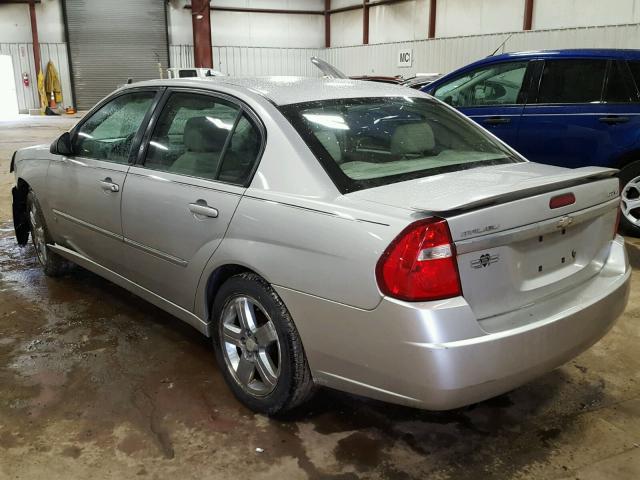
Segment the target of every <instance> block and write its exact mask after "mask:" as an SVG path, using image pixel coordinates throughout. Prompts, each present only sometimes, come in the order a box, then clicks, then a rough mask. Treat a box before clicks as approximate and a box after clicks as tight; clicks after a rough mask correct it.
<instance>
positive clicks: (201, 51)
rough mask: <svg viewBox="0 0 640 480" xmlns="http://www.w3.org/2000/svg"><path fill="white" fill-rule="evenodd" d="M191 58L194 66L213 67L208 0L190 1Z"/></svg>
mask: <svg viewBox="0 0 640 480" xmlns="http://www.w3.org/2000/svg"><path fill="white" fill-rule="evenodd" d="M191 24H192V26H193V58H194V62H195V67H196V68H213V54H212V52H211V13H210V11H209V0H192V1H191Z"/></svg>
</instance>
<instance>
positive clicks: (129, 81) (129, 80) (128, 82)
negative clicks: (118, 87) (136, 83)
mask: <svg viewBox="0 0 640 480" xmlns="http://www.w3.org/2000/svg"><path fill="white" fill-rule="evenodd" d="M132 83H133V78H131V77H129V78H127V85H131V84H132Z"/></svg>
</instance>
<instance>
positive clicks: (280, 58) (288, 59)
mask: <svg viewBox="0 0 640 480" xmlns="http://www.w3.org/2000/svg"><path fill="white" fill-rule="evenodd" d="M324 50H325V49H324V48H322V49H320V48H267V47H213V68H214V69H216V70H219V71H221V72H225V73H227V74H229V75H232V76H239V77H242V76H262V75H300V76H305V77H316V76H318V75H319V71H318V69H317V68H315V67H314V66H313V65H312V64H311V62H309V59H310V58H311V57H312V56H319V55H321V54H322V52H323V51H324ZM169 58H170V59H171V66H172V67H193V45H170V46H169Z"/></svg>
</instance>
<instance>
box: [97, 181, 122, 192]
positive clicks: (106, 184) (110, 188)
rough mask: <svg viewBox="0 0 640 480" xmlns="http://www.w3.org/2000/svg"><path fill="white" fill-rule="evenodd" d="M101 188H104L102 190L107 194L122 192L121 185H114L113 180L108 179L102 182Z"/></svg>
mask: <svg viewBox="0 0 640 480" xmlns="http://www.w3.org/2000/svg"><path fill="white" fill-rule="evenodd" d="M100 186H101V187H102V189H103V190H104V191H105V192H113V193H116V192H119V191H120V185H118V184H117V183H113V181H112V180H111V178H109V177H107V178H105V179H104V180H102V181H101V182H100Z"/></svg>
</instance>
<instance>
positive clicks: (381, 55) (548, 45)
mask: <svg viewBox="0 0 640 480" xmlns="http://www.w3.org/2000/svg"><path fill="white" fill-rule="evenodd" d="M161 30H162V31H164V27H163V28H162V29H161ZM509 35H510V34H509V33H500V34H492V35H475V36H468V37H452V38H438V39H434V40H419V41H415V42H399V43H386V44H377V45H367V46H363V45H360V46H353V47H337V48H330V49H324V48H318V49H314V48H256V47H213V61H214V67H215V68H216V69H218V70H221V71H223V72H227V73H229V74H230V75H237V76H242V75H303V76H318V75H319V72H318V71H316V69H315V67H313V66H312V65H311V63H310V62H309V58H310V57H311V56H313V55H316V56H318V57H320V58H324V59H325V60H327V61H329V62H331V63H333V64H334V65H336V66H337V67H338V68H339V69H341V70H343V71H344V72H345V73H347V74H349V75H358V74H371V73H376V74H381V75H396V74H401V75H405V76H410V75H412V74H414V73H416V72H441V73H446V72H449V71H451V70H453V69H455V68H458V67H460V66H463V65H465V64H467V63H469V62H472V61H474V60H477V59H479V58H482V57H485V56H487V55H489V54H490V53H491V52H493V50H495V49H496V48H497V47H498V45H500V43H502V42H503V41H504V40H505V39H506V38H507V37H509ZM588 47H592V48H638V49H640V24H629V25H613V26H605V27H588V28H570V29H562V30H536V31H531V32H514V33H513V34H511V37H510V38H509V40H508V41H507V42H506V44H505V46H504V47H503V48H502V49H501V51H507V52H508V51H522V50H539V49H553V48H588ZM40 48H41V51H42V61H43V65H46V63H47V61H48V60H49V59H52V60H53V62H54V63H55V65H56V68H58V72H59V73H60V78H61V82H62V93H63V95H64V102H63V103H64V104H65V105H72V104H73V99H72V98H71V81H70V76H69V62H68V59H67V50H66V45H65V44H64V43H51V44H46V43H45V44H41V47H40ZM402 48H412V49H413V52H414V62H413V66H412V67H411V68H398V67H397V66H396V56H397V54H398V50H400V49H402ZM169 50H170V59H171V66H173V67H189V66H193V46H191V45H171V46H170V47H169ZM0 54H6V55H11V57H12V59H13V68H14V73H15V77H16V87H17V88H16V90H17V92H18V105H19V108H20V110H21V111H25V110H27V109H29V108H36V107H37V105H38V100H37V89H36V82H35V68H34V66H33V51H32V46H31V44H30V43H0ZM152 63H153V62H152ZM116 64H119V62H116ZM112 67H113V65H112ZM127 71H128V72H129V71H130V70H127ZM22 72H29V76H30V78H31V80H32V81H31V86H30V87H28V88H25V87H23V86H22V79H21V75H22ZM127 76H130V74H129V75H127ZM149 76H150V77H157V76H158V73H157V68H155V69H154V70H153V71H151V72H150V73H149ZM124 78H126V76H125V77H124ZM118 81H124V79H122V80H121V77H118ZM114 87H115V85H114V86H113V87H111V86H110V88H111V89H113V88H114ZM106 93H108V92H106ZM106 93H105V94H106ZM89 106H91V105H89Z"/></svg>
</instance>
